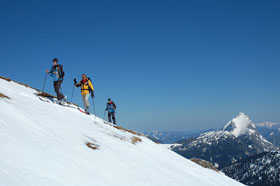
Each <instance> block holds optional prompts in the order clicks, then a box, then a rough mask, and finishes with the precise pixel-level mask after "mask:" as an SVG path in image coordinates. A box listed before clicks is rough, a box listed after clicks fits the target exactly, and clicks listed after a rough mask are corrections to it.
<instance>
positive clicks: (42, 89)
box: [42, 72, 48, 94]
mask: <svg viewBox="0 0 280 186" xmlns="http://www.w3.org/2000/svg"><path fill="white" fill-rule="evenodd" d="M47 75H48V73H47V72H46V75H45V80H44V85H43V88H42V94H43V92H44V89H45V84H46V79H47Z"/></svg>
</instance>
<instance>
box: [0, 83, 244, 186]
mask: <svg viewBox="0 0 280 186" xmlns="http://www.w3.org/2000/svg"><path fill="white" fill-rule="evenodd" d="M0 92H1V93H3V94H4V95H7V96H8V97H10V99H4V98H0V138H1V141H0V185H1V186H183V185H190V186H208V185H209V186H235V185H236V186H237V185H242V184H241V183H239V182H237V181H235V180H233V179H231V178H229V177H227V176H225V175H224V174H223V173H217V172H215V171H212V170H209V169H205V168H202V167H200V166H198V165H196V164H195V163H193V162H191V161H189V160H187V159H185V158H183V157H181V156H179V155H177V154H176V153H175V152H172V151H171V150H169V149H167V148H166V147H165V146H161V145H157V144H155V143H154V142H152V141H151V140H149V139H147V138H146V137H143V136H138V135H134V134H131V133H128V132H125V131H122V130H118V129H116V128H114V127H112V126H111V125H108V124H104V122H103V120H102V119H101V118H99V117H96V119H95V117H94V116H93V115H91V116H87V115H85V114H83V113H81V112H80V111H78V110H77V109H73V108H69V107H63V106H60V105H56V104H52V103H48V102H43V101H40V100H39V99H38V96H36V95H35V93H37V91H36V90H34V89H31V88H27V87H25V86H22V85H19V84H17V83H15V82H8V81H6V80H3V79H0ZM134 136H136V137H138V138H140V139H141V140H142V141H141V142H139V143H136V144H132V143H131V139H132V137H134ZM87 142H90V143H94V144H96V145H97V146H98V149H97V150H93V149H90V148H88V147H87V146H86V143H87Z"/></svg>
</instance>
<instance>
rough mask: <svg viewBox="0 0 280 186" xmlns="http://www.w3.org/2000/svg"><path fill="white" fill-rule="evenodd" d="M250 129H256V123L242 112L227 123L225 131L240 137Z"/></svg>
mask: <svg viewBox="0 0 280 186" xmlns="http://www.w3.org/2000/svg"><path fill="white" fill-rule="evenodd" d="M250 129H253V130H255V129H256V127H255V125H254V124H253V122H252V121H251V120H250V119H249V117H248V116H247V115H246V114H244V113H243V112H240V113H239V114H238V115H237V116H236V117H235V118H234V119H232V120H231V121H229V122H228V123H227V124H226V125H225V127H224V129H223V131H228V132H230V133H231V134H233V135H234V136H235V137H238V136H240V135H242V134H245V133H246V132H247V131H249V130H250Z"/></svg>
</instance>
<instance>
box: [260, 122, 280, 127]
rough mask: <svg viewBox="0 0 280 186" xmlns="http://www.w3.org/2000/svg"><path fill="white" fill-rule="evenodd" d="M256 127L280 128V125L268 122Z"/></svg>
mask: <svg viewBox="0 0 280 186" xmlns="http://www.w3.org/2000/svg"><path fill="white" fill-rule="evenodd" d="M256 127H266V128H280V124H279V123H275V122H269V121H266V122H263V123H258V124H256Z"/></svg>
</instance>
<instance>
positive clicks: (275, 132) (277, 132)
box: [256, 122, 280, 147]
mask: <svg viewBox="0 0 280 186" xmlns="http://www.w3.org/2000/svg"><path fill="white" fill-rule="evenodd" d="M256 126H257V129H258V131H259V132H260V134H261V135H263V136H264V137H265V139H267V140H268V141H269V142H271V143H272V144H274V145H275V146H277V147H280V124H279V123H273V122H264V123H259V124H257V125H256Z"/></svg>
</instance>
